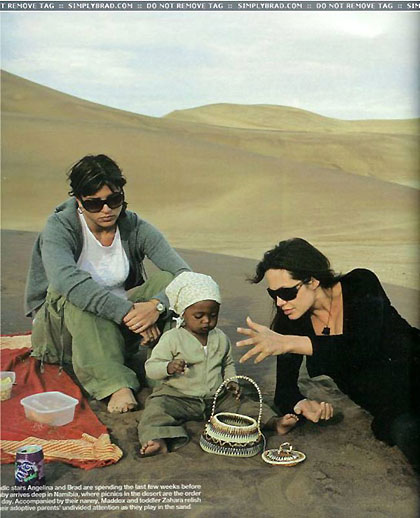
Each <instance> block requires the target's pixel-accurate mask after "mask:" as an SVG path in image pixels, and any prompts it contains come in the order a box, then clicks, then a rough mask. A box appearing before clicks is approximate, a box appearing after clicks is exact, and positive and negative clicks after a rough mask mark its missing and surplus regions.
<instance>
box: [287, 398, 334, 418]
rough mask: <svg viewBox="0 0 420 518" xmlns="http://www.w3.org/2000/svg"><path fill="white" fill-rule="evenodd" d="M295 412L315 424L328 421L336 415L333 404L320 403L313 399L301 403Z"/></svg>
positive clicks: (296, 406) (297, 405)
mask: <svg viewBox="0 0 420 518" xmlns="http://www.w3.org/2000/svg"><path fill="white" fill-rule="evenodd" d="M293 410H294V412H295V413H296V414H298V415H303V416H305V417H306V419H308V421H312V422H313V423H317V422H318V421H320V420H325V421H328V419H331V417H333V415H334V408H333V406H332V405H331V403H326V402H325V401H322V402H321V403H318V401H314V400H313V399H303V400H302V401H299V403H297V404H296V405H295V408H294V409H293Z"/></svg>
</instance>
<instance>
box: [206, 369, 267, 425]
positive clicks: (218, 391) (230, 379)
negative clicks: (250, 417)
mask: <svg viewBox="0 0 420 518" xmlns="http://www.w3.org/2000/svg"><path fill="white" fill-rule="evenodd" d="M236 379H242V380H245V381H249V382H250V383H251V384H252V385H254V387H255V388H256V390H257V392H258V397H259V399H260V411H259V413H258V421H257V423H258V430H259V429H260V424H261V415H262V403H263V398H262V394H261V390H260V387H259V386H258V385H257V384H256V383H255V381H254V380H253V379H252V378H249V377H248V376H242V375H237V376H232V377H231V378H228V379H226V380H225V381H224V382H223V383H222V384H221V385H220V387H219V388H218V389H217V390H216V393H215V395H214V398H213V406H212V409H211V416H210V419H211V418H212V417H213V416H214V411H215V409H216V400H217V397H218V395H219V394H220V391H221V390H222V389H223V387H224V386H225V385H227V384H228V383H229V382H230V381H234V380H236Z"/></svg>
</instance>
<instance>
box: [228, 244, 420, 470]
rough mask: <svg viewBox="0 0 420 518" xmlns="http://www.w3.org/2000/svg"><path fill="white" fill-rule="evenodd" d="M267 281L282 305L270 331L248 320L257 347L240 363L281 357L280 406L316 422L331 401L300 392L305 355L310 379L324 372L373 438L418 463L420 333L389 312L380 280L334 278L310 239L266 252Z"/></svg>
mask: <svg viewBox="0 0 420 518" xmlns="http://www.w3.org/2000/svg"><path fill="white" fill-rule="evenodd" d="M264 277H265V279H266V281H267V283H268V290H267V291H268V293H269V295H270V296H271V297H272V298H273V300H274V302H275V304H276V306H277V314H276V316H275V318H274V321H273V324H272V326H271V329H269V328H267V327H265V326H261V325H259V324H256V323H255V322H252V320H251V319H250V318H248V319H247V323H248V326H249V327H248V328H247V329H243V328H239V329H238V332H240V333H242V334H244V335H246V336H248V337H250V338H248V339H246V340H242V341H241V342H238V343H237V345H238V346H244V345H251V346H253V347H252V348H251V349H250V350H249V351H248V352H247V353H246V354H245V355H244V356H243V357H242V358H241V362H244V361H246V360H247V359H248V358H250V357H252V356H256V358H255V362H256V363H258V362H260V361H261V360H263V359H264V358H265V357H267V356H269V355H278V356H277V384H276V393H275V403H276V405H277V406H278V407H279V409H280V411H281V412H283V413H288V412H292V411H295V412H296V413H298V414H301V415H303V416H304V417H306V418H307V419H309V420H311V421H314V422H317V421H318V420H320V419H329V418H330V417H332V415H333V408H332V406H331V405H330V404H329V403H326V402H322V403H319V402H317V401H313V400H309V399H306V398H305V397H304V395H302V394H301V393H300V391H299V388H298V384H297V381H298V375H299V368H300V365H301V363H302V358H303V355H306V356H307V363H306V365H307V369H308V373H309V375H310V376H319V375H321V374H326V375H328V376H330V377H331V378H333V380H334V381H335V382H336V383H337V385H338V387H339V388H340V389H341V390H342V391H343V392H344V393H346V394H348V396H349V397H350V398H351V399H352V400H353V401H355V402H356V403H357V404H359V405H360V406H362V407H363V408H365V409H366V410H368V411H369V412H370V413H371V414H372V415H373V417H374V419H373V422H372V429H373V432H374V434H375V436H376V437H377V438H378V439H380V440H383V441H386V442H387V443H388V444H391V445H393V444H397V445H398V446H399V447H400V448H401V450H402V451H403V452H404V453H405V454H406V455H407V457H408V458H409V460H410V461H411V462H412V463H413V464H414V465H416V464H417V465H419V458H420V452H419V449H420V405H419V401H420V333H419V330H418V329H416V328H413V327H412V326H410V325H409V324H408V323H407V322H406V321H405V320H404V319H403V318H402V317H401V316H400V315H399V314H398V312H397V311H396V310H395V309H394V308H393V307H392V306H391V303H390V301H389V299H388V297H387V296H386V294H385V292H384V290H383V288H382V286H381V283H380V282H379V280H378V278H377V277H376V275H375V274H374V273H373V272H371V271H369V270H363V269H356V270H353V271H351V272H350V273H348V274H346V275H342V276H339V275H336V274H335V273H334V272H333V271H332V270H331V268H330V263H329V261H328V259H327V258H326V257H325V256H324V255H323V254H322V253H321V252H319V251H318V250H317V249H316V248H314V247H313V246H312V245H311V244H309V243H308V242H307V241H305V240H303V239H299V238H294V239H289V240H287V241H281V242H280V243H279V244H278V245H277V246H276V247H275V248H274V249H272V250H269V251H268V252H266V253H265V255H264V257H263V259H262V261H261V262H260V263H259V264H258V265H257V268H256V274H255V277H254V278H253V279H252V282H254V283H258V282H260V281H261V280H262V279H263V278H264Z"/></svg>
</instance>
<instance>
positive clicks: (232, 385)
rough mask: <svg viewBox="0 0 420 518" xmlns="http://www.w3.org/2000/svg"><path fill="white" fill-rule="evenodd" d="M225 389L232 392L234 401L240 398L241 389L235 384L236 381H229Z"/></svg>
mask: <svg viewBox="0 0 420 518" xmlns="http://www.w3.org/2000/svg"><path fill="white" fill-rule="evenodd" d="M226 388H227V390H228V391H229V392H232V394H233V395H234V396H235V398H236V399H239V398H240V397H241V387H240V386H239V384H238V383H236V381H229V383H228V384H227V385H226Z"/></svg>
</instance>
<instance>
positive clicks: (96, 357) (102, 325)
mask: <svg viewBox="0 0 420 518" xmlns="http://www.w3.org/2000/svg"><path fill="white" fill-rule="evenodd" d="M172 279H173V275H172V274H171V273H169V272H163V271H161V272H156V273H154V274H152V275H151V276H150V277H149V279H148V280H147V281H146V282H145V283H144V284H142V285H141V286H138V287H136V288H133V289H132V290H130V291H129V292H128V300H130V301H132V302H145V301H147V300H150V299H151V298H153V296H154V295H156V294H157V293H159V292H160V291H162V290H164V289H165V288H166V286H167V285H168V284H169V283H170V282H171V280H172ZM160 320H161V319H160ZM158 324H162V325H165V322H158ZM162 325H160V327H162ZM166 328H169V323H166V325H165V329H166ZM139 338H140V337H139V335H138V334H135V333H132V332H131V331H130V330H129V329H128V328H127V327H126V326H125V325H124V324H121V325H118V324H117V323H115V322H113V321H112V320H107V319H104V318H101V317H98V316H96V315H95V314H93V313H90V312H88V311H83V310H82V309H80V308H78V307H76V306H74V305H73V304H72V303H71V302H69V301H68V300H67V299H66V298H65V297H63V296H61V295H59V294H58V293H55V292H54V291H53V290H52V289H48V293H47V297H46V300H45V303H44V304H43V305H42V306H41V308H40V310H39V311H38V313H37V314H36V317H35V320H34V324H33V329H32V349H33V352H32V356H34V357H35V358H38V359H39V360H41V362H47V363H58V364H60V366H62V365H63V364H66V363H67V364H69V363H71V364H72V366H73V370H74V373H75V375H76V376H77V378H78V380H79V382H80V384H81V385H82V387H83V388H84V389H85V390H86V391H87V392H88V393H89V394H90V395H92V396H93V397H94V398H95V399H103V398H105V397H107V396H110V395H111V394H113V393H114V392H116V391H117V390H119V389H120V388H123V387H128V388H131V389H132V390H133V391H136V390H138V388H139V381H138V379H137V376H136V373H135V372H134V371H133V370H131V369H130V368H129V367H127V366H126V361H127V360H128V359H129V358H130V356H132V355H133V354H135V353H136V352H137V351H138V345H139Z"/></svg>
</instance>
